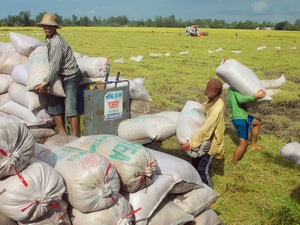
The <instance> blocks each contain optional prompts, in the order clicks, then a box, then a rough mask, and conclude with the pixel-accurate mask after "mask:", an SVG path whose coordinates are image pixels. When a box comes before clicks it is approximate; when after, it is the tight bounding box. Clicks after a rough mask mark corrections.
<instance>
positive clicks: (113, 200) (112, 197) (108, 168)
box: [104, 163, 116, 202]
mask: <svg viewBox="0 0 300 225" xmlns="http://www.w3.org/2000/svg"><path fill="white" fill-rule="evenodd" d="M111 168H112V164H111V163H110V164H109V165H108V167H107V169H106V171H105V174H104V184H106V178H107V176H108V173H109V171H110V169H111ZM109 197H110V198H111V200H112V202H115V201H116V200H115V198H114V196H113V195H112V193H110V195H109Z"/></svg>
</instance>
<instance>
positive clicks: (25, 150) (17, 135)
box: [0, 114, 34, 178]
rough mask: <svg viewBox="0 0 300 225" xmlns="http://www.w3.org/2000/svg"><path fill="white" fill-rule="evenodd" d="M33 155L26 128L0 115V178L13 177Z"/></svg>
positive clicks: (31, 138)
mask: <svg viewBox="0 0 300 225" xmlns="http://www.w3.org/2000/svg"><path fill="white" fill-rule="evenodd" d="M33 154H34V139H33V136H32V134H31V133H30V131H29V130H28V128H27V127H26V126H25V125H24V124H22V123H20V122H19V121H17V120H16V119H14V118H12V117H10V116H9V115H5V114H0V178H3V177H6V176H10V175H15V174H16V171H18V172H20V171H21V170H23V169H24V168H25V167H26V166H27V164H28V163H29V162H30V159H31V158H32V156H33Z"/></svg>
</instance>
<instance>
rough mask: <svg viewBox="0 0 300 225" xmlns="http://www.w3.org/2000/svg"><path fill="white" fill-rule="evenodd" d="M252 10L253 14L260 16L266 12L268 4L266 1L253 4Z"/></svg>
mask: <svg viewBox="0 0 300 225" xmlns="http://www.w3.org/2000/svg"><path fill="white" fill-rule="evenodd" d="M251 6H252V10H253V12H254V13H257V14H261V13H264V12H266V11H267V10H268V7H269V6H268V3H267V1H266V0H262V1H259V2H254V3H253V4H252V5H251Z"/></svg>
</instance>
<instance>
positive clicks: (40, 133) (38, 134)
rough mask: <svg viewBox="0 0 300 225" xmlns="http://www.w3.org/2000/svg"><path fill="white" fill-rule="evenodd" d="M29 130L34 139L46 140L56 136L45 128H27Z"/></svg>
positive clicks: (49, 129) (50, 129)
mask: <svg viewBox="0 0 300 225" xmlns="http://www.w3.org/2000/svg"><path fill="white" fill-rule="evenodd" d="M29 130H30V133H31V134H32V136H33V137H34V139H41V138H47V137H51V136H53V135H55V134H56V133H55V131H54V130H53V129H52V128H47V127H29Z"/></svg>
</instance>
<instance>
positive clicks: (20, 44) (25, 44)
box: [9, 31, 45, 56]
mask: <svg viewBox="0 0 300 225" xmlns="http://www.w3.org/2000/svg"><path fill="white" fill-rule="evenodd" d="M9 38H10V42H11V43H12V45H13V47H14V49H15V50H16V51H17V52H19V53H20V54H22V55H25V56H29V55H30V53H31V52H33V51H34V50H35V48H36V47H38V46H45V44H44V43H43V42H41V41H40V40H38V39H36V38H33V37H30V36H27V35H24V34H19V33H14V32H11V31H10V32H9Z"/></svg>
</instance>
